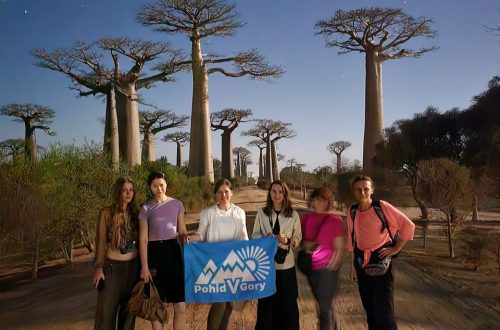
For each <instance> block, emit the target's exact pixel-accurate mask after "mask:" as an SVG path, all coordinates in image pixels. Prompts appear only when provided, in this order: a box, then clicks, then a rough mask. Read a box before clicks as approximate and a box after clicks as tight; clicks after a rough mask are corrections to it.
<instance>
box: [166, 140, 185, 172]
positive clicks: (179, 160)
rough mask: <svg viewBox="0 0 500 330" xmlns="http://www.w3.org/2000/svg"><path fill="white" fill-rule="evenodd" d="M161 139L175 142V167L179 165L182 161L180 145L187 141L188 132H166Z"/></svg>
mask: <svg viewBox="0 0 500 330" xmlns="http://www.w3.org/2000/svg"><path fill="white" fill-rule="evenodd" d="M163 141H165V142H168V141H172V142H175V144H176V145H177V167H181V166H182V163H183V159H182V146H183V145H184V144H185V143H186V142H189V133H188V132H175V133H170V134H167V135H165V136H164V137H163Z"/></svg>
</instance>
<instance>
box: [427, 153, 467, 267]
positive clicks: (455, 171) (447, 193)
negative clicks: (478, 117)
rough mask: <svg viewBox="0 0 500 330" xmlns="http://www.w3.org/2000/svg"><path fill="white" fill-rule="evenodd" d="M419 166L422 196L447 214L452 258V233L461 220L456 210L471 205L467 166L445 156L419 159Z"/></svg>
mask: <svg viewBox="0 0 500 330" xmlns="http://www.w3.org/2000/svg"><path fill="white" fill-rule="evenodd" d="M418 168H419V176H420V185H419V187H420V189H421V190H422V192H423V196H424V197H425V198H426V200H427V201H428V202H429V203H430V204H431V205H432V206H434V207H436V208H438V209H439V210H441V211H442V212H443V213H444V214H445V216H446V220H447V236H448V246H449V253H450V258H454V257H455V251H454V247H453V234H454V233H455V230H456V229H457V228H458V227H459V225H461V223H462V222H461V221H459V220H463V218H462V219H458V214H457V210H458V208H459V207H460V206H462V207H464V206H465V205H470V203H467V201H468V200H469V199H470V198H468V197H469V196H468V184H469V178H470V170H469V169H468V168H466V167H464V166H461V165H460V164H458V163H457V162H456V161H452V160H450V159H447V158H433V159H430V160H422V161H420V162H419V163H418Z"/></svg>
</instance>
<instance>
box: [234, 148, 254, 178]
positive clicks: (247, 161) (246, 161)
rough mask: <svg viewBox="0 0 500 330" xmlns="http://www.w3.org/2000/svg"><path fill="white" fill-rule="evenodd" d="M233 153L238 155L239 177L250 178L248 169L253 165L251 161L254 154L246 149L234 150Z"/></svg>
mask: <svg viewBox="0 0 500 330" xmlns="http://www.w3.org/2000/svg"><path fill="white" fill-rule="evenodd" d="M233 151H234V153H235V154H237V159H238V164H237V168H239V175H240V176H244V177H246V176H248V171H247V167H248V165H251V164H252V163H253V162H252V159H251V156H252V153H251V152H250V150H248V149H247V148H245V147H238V148H234V150H233Z"/></svg>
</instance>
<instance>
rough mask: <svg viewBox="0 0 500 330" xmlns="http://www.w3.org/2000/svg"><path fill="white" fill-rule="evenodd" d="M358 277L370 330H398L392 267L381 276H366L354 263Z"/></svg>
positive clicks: (360, 293)
mask: <svg viewBox="0 0 500 330" xmlns="http://www.w3.org/2000/svg"><path fill="white" fill-rule="evenodd" d="M354 267H355V269H356V274H357V276H358V288H359V295H360V297H361V302H362V303H363V307H364V309H365V311H366V319H367V322H368V329H369V330H397V328H398V326H397V325H396V321H395V319H394V286H393V282H394V278H393V276H392V266H391V268H389V270H388V271H387V273H385V274H384V275H381V276H369V275H366V274H365V273H364V272H363V270H362V269H361V267H360V266H359V265H357V263H356V262H355V263H354Z"/></svg>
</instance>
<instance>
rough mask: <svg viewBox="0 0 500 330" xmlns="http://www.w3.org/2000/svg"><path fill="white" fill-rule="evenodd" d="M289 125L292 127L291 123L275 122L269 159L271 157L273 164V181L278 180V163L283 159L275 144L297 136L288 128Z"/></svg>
mask: <svg viewBox="0 0 500 330" xmlns="http://www.w3.org/2000/svg"><path fill="white" fill-rule="evenodd" d="M291 125H292V124H291V123H283V122H277V127H276V131H275V136H274V137H273V138H272V139H271V155H272V156H271V157H272V163H273V166H272V171H273V172H272V173H273V180H279V179H280V168H279V161H280V160H284V159H285V156H284V155H282V154H278V153H277V151H276V144H277V143H278V141H279V140H281V139H292V138H294V137H295V136H297V133H295V131H294V130H292V129H290V128H289V126H291Z"/></svg>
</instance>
